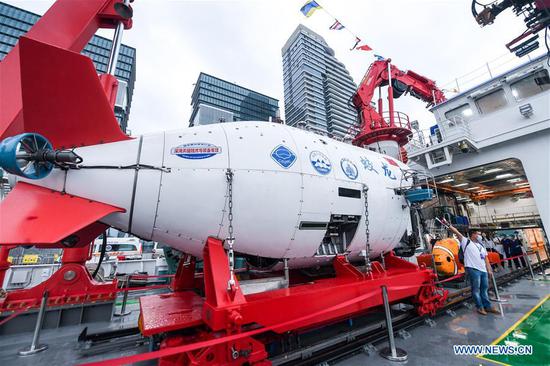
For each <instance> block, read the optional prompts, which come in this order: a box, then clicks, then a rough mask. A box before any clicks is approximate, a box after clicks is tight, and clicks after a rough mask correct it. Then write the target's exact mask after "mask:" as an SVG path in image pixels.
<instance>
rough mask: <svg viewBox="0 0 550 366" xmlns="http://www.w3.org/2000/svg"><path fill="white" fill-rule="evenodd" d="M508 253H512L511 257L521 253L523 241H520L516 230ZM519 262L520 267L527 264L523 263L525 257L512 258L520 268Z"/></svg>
mask: <svg viewBox="0 0 550 366" xmlns="http://www.w3.org/2000/svg"><path fill="white" fill-rule="evenodd" d="M510 254H512V257H515V256H518V255H522V254H523V243H522V242H521V239H520V238H519V235H518V233H517V231H516V232H515V237H514V240H512V248H511V249H510ZM520 262H521V267H525V266H527V263H525V257H520V258H516V259H514V263H515V264H516V267H517V268H520Z"/></svg>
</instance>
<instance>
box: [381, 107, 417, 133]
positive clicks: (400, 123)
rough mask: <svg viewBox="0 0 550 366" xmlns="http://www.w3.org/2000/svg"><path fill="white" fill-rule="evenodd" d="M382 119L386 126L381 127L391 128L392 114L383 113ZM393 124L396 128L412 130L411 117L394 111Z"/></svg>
mask: <svg viewBox="0 0 550 366" xmlns="http://www.w3.org/2000/svg"><path fill="white" fill-rule="evenodd" d="M382 117H383V118H384V121H385V124H386V125H385V126H381V127H390V126H391V125H390V112H389V111H384V112H382ZM393 124H394V126H395V127H401V128H405V129H408V130H410V129H411V122H410V121H409V116H408V115H407V114H405V113H403V112H398V111H394V112H393Z"/></svg>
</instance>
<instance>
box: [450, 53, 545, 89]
mask: <svg viewBox="0 0 550 366" xmlns="http://www.w3.org/2000/svg"><path fill="white" fill-rule="evenodd" d="M545 52H546V49H544V48H543V47H541V48H540V50H536V51H534V52H532V53H531V54H529V55H526V56H525V57H522V58H519V57H517V56H516V55H514V54H513V53H509V52H507V53H505V54H502V55H500V56H499V57H497V58H495V59H493V60H490V61H488V62H486V63H485V64H483V65H481V66H479V67H477V68H476V69H474V70H472V71H470V72H468V73H467V74H464V75H461V76H458V77H456V78H454V79H453V80H450V81H449V82H447V83H445V84H443V85H441V88H442V89H443V90H444V91H445V92H447V93H448V92H451V93H461V92H463V91H466V90H468V89H470V88H473V87H475V86H477V85H479V84H481V83H483V82H485V81H487V80H490V79H492V78H494V77H495V76H497V75H500V74H502V73H505V72H507V71H509V70H510V69H512V68H514V67H517V66H520V65H522V64H524V63H526V62H529V61H531V60H532V59H535V58H537V57H538V56H540V55H542V54H544V53H545Z"/></svg>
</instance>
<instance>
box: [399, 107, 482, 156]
mask: <svg viewBox="0 0 550 366" xmlns="http://www.w3.org/2000/svg"><path fill="white" fill-rule="evenodd" d="M463 139H468V140H470V141H473V139H472V132H471V130H470V124H469V123H468V121H467V120H465V119H464V118H462V117H460V116H455V117H451V118H449V119H447V120H445V121H442V122H438V124H437V127H436V128H435V129H434V130H433V131H430V129H426V130H417V131H414V132H413V134H412V136H411V137H410V139H409V143H408V145H407V151H408V152H409V153H412V152H415V151H418V150H423V149H427V148H432V147H437V145H441V146H445V145H447V144H448V143H449V142H455V141H459V140H463Z"/></svg>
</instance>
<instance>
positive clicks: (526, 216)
mask: <svg viewBox="0 0 550 366" xmlns="http://www.w3.org/2000/svg"><path fill="white" fill-rule="evenodd" d="M486 211H487V212H486V213H484V214H483V215H482V214H481V212H480V211H478V212H477V215H472V216H471V217H470V220H471V224H473V225H481V224H494V225H496V224H499V223H502V222H509V223H513V224H519V223H525V222H533V221H537V220H540V214H539V212H538V209H537V206H535V205H526V206H511V207H510V210H507V211H508V212H506V213H499V212H495V211H493V213H489V210H488V209H487V210H486ZM509 211H514V212H509Z"/></svg>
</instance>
